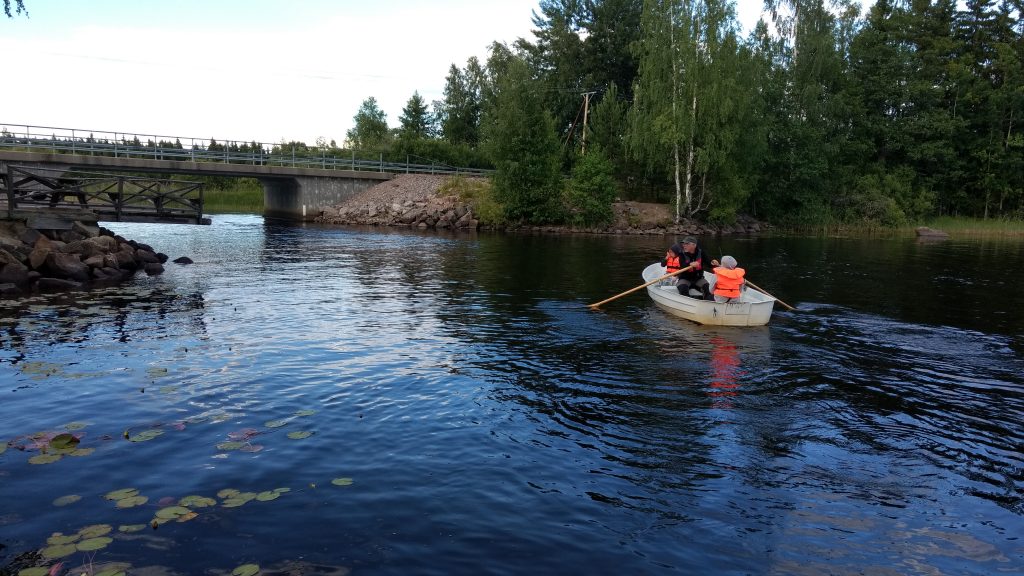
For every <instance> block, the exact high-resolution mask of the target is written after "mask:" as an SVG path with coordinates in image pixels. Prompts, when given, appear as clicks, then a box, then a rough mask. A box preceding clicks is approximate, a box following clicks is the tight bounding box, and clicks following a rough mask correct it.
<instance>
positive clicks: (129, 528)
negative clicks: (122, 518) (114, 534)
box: [117, 524, 149, 534]
mask: <svg viewBox="0 0 1024 576" xmlns="http://www.w3.org/2000/svg"><path fill="white" fill-rule="evenodd" d="M146 528H149V526H147V525H145V524H122V525H120V526H118V527H117V531H118V532H124V533H125V534H129V533H131V532H142V531H143V530H145V529H146Z"/></svg>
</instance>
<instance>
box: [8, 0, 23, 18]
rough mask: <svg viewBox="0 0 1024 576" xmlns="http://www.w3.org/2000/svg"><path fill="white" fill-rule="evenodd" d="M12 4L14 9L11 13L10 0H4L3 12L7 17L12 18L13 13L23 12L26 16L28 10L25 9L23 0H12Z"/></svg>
mask: <svg viewBox="0 0 1024 576" xmlns="http://www.w3.org/2000/svg"><path fill="white" fill-rule="evenodd" d="M14 6H15V10H14V12H13V13H12V12H11V0H4V14H6V15H7V17H8V18H14V14H24V15H25V16H28V10H27V9H25V2H24V0H14Z"/></svg>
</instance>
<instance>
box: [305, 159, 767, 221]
mask: <svg viewBox="0 0 1024 576" xmlns="http://www.w3.org/2000/svg"><path fill="white" fill-rule="evenodd" d="M447 180H448V177H447V176H427V175H417V174H406V175H402V176H398V177H396V178H394V179H392V180H388V181H387V182H382V183H380V184H378V185H376V186H374V187H372V188H370V189H368V190H366V191H364V192H362V193H360V194H357V195H355V196H353V197H352V198H350V199H348V200H346V201H345V202H343V203H341V204H339V205H337V206H332V207H330V208H327V209H326V210H324V211H323V212H322V213H321V214H320V216H318V217H317V218H316V221H317V222H322V223H326V224H344V225H364V226H404V227H412V228H421V229H422V228H433V229H454V230H477V229H480V228H481V227H482V226H481V224H480V221H479V219H478V218H477V216H476V215H475V214H474V212H473V207H472V205H470V204H469V203H467V202H463V201H460V200H459V198H458V197H457V196H452V195H445V194H442V193H441V189H442V185H443V184H444V183H445V181H447ZM612 211H613V214H614V218H613V221H612V223H611V224H609V225H607V226H603V227H595V228H572V227H568V226H516V227H506V228H504V229H505V230H516V231H532V232H552V233H561V232H582V233H590V234H676V235H686V234H692V235H703V234H749V233H755V232H760V231H762V230H764V229H766V227H767V226H766V224H764V223H763V222H758V221H757V220H755V219H753V218H749V217H745V216H741V217H740V218H738V219H737V221H736V222H735V223H734V224H731V225H726V226H711V225H708V224H703V223H700V222H697V221H695V220H684V221H683V222H681V223H679V224H674V223H673V218H672V215H671V213H670V208H669V206H667V205H665V204H649V203H642V202H616V203H615V204H613V205H612Z"/></svg>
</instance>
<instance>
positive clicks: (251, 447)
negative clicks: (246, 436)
mask: <svg viewBox="0 0 1024 576" xmlns="http://www.w3.org/2000/svg"><path fill="white" fill-rule="evenodd" d="M238 450H239V451H241V452H259V451H260V450H263V444H246V445H245V446H242V447H241V448H239V449H238Z"/></svg>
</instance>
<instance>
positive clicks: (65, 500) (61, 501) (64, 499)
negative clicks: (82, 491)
mask: <svg viewBox="0 0 1024 576" xmlns="http://www.w3.org/2000/svg"><path fill="white" fill-rule="evenodd" d="M81 499H82V497H81V496H79V495H78V494H68V495H67V496H61V497H60V498H57V499H56V500H54V501H53V505H54V506H67V505H68V504H74V503H75V502H78V501H79V500H81Z"/></svg>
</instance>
